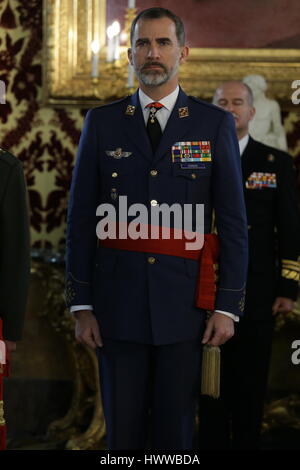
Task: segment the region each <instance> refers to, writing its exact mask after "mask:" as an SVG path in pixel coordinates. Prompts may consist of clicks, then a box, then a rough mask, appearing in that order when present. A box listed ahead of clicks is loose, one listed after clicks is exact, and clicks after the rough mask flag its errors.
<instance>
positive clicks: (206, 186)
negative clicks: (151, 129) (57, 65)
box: [66, 89, 248, 344]
mask: <svg viewBox="0 0 300 470" xmlns="http://www.w3.org/2000/svg"><path fill="white" fill-rule="evenodd" d="M204 141H205V142H207V141H209V142H210V146H211V155H212V158H211V160H210V161H206V162H205V164H203V165H201V167H199V168H183V165H182V164H181V163H180V162H178V161H177V162H174V161H173V159H172V147H173V146H174V144H175V143H176V142H204ZM119 149H121V152H122V155H124V156H123V157H121V158H116V157H118V156H120V155H119V153H120V150H119ZM127 154H130V155H127ZM125 155H127V156H125ZM121 195H122V196H125V195H126V196H127V203H128V206H130V205H131V204H134V203H142V204H144V205H145V206H147V207H148V208H150V207H151V201H157V202H158V204H162V203H167V204H169V205H171V204H174V203H179V204H181V205H183V204H186V203H190V204H196V203H198V204H204V208H205V211H204V212H205V233H209V232H210V231H211V224H212V211H213V209H214V211H215V217H216V226H217V230H218V234H219V238H220V247H221V248H220V249H221V255H220V260H219V281H218V288H217V296H216V306H215V308H216V309H219V310H224V311H227V312H231V313H233V314H235V315H242V313H243V304H244V295H245V283H246V272H247V256H248V255H247V253H248V246H247V221H246V214H245V205H244V197H243V187H242V177H241V162H240V156H239V149H238V144H237V140H236V134H235V128H234V122H233V118H232V116H231V115H230V114H229V113H227V112H226V111H224V110H222V109H219V108H217V107H215V106H213V105H210V104H207V103H204V102H201V101H200V100H198V99H196V98H193V97H188V96H187V95H186V94H185V93H184V92H183V91H182V90H181V89H180V92H179V95H178V98H177V101H176V104H175V107H174V109H173V111H172V113H171V116H170V118H169V120H168V123H167V126H166V128H165V130H164V132H163V136H162V138H161V141H160V144H159V146H158V148H157V150H156V152H155V154H154V155H153V152H152V149H151V145H150V141H149V138H148V135H147V131H146V126H145V123H144V119H143V115H142V110H141V107H140V103H139V99H138V93H135V94H134V95H133V96H129V97H127V98H125V99H123V100H121V101H118V102H115V103H111V104H108V105H105V106H101V107H98V108H95V109H92V110H90V111H89V112H88V113H87V116H86V119H85V125H84V129H83V132H82V136H81V139H80V144H79V150H78V155H77V160H76V166H75V170H74V174H73V179H72V186H71V194H70V201H69V208H68V226H67V260H66V261H67V284H66V299H67V305H68V306H72V305H93V308H94V312H95V315H96V317H97V319H98V321H99V326H100V331H101V334H102V336H103V337H108V338H113V339H119V340H127V341H136V342H142V343H150V344H169V343H175V342H179V341H188V340H192V339H195V338H197V337H199V335H200V333H201V331H202V327H203V321H204V318H205V315H204V314H205V312H204V311H202V310H200V309H198V308H196V307H195V286H196V280H197V275H198V263H197V261H194V260H190V259H184V258H179V257H175V256H169V255H161V254H155V253H152V254H151V253H140V252H132V251H122V250H115V249H112V248H104V247H101V244H100V247H98V246H97V236H96V225H97V223H98V222H99V217H97V216H96V209H97V207H98V206H99V204H101V203H109V204H113V205H115V207H117V206H118V199H119V197H120V196H121Z"/></svg>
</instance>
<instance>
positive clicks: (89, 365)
mask: <svg viewBox="0 0 300 470" xmlns="http://www.w3.org/2000/svg"><path fill="white" fill-rule="evenodd" d="M33 270H34V271H35V273H36V274H37V275H39V277H40V280H41V282H42V283H43V284H44V286H45V288H46V289H45V291H46V292H47V296H46V298H45V301H44V302H45V303H44V306H43V309H42V313H41V316H44V317H46V318H47V319H48V320H49V321H50V323H51V325H52V327H53V328H54V329H55V331H57V333H58V334H60V335H62V336H63V338H64V340H65V343H66V344H67V346H68V354H69V356H70V358H71V364H72V366H73V374H74V390H73V397H72V402H71V404H70V408H69V410H68V412H67V414H66V415H65V416H64V417H63V418H62V419H59V420H56V421H54V422H52V423H51V424H50V426H49V428H48V437H49V438H53V439H55V440H56V441H62V442H66V444H65V446H66V449H70V450H77V449H80V450H97V449H103V444H102V440H103V436H104V435H105V432H106V431H105V429H106V428H105V421H104V415H103V410H102V401H101V392H100V380H99V373H98V360H97V357H96V354H95V352H94V351H92V350H91V349H89V348H88V347H85V346H84V345H82V344H79V343H78V342H77V341H76V340H75V335H74V325H75V321H74V318H73V316H72V315H71V314H70V313H69V311H68V310H67V309H66V308H65V302H64V296H63V290H64V282H65V275H64V270H63V269H62V268H59V267H58V266H55V265H54V266H51V265H48V264H45V263H36V262H35V263H34V265H33ZM83 428H85V431H82V429H83Z"/></svg>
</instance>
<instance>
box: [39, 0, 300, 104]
mask: <svg viewBox="0 0 300 470" xmlns="http://www.w3.org/2000/svg"><path fill="white" fill-rule="evenodd" d="M135 14H136V10H135V9H127V10H126V14H125V30H126V32H127V33H129V28H130V23H131V21H132V19H133V18H134V16H135ZM93 39H98V40H99V43H100V64H99V77H98V78H96V79H92V78H91V62H92V58H91V42H92V40H93ZM105 40H106V0H44V48H43V50H44V55H43V60H44V87H43V88H44V93H43V101H44V104H47V105H53V106H55V105H59V106H60V105H77V106H78V105H79V106H87V107H89V106H94V105H97V104H99V102H103V103H104V102H108V101H111V100H113V99H118V98H121V97H122V96H124V95H126V94H128V91H131V90H128V88H127V65H128V62H127V47H124V46H123V47H121V48H120V60H119V61H117V62H115V63H114V64H111V63H106V46H105ZM254 73H255V74H261V75H263V76H264V77H265V78H266V79H267V81H268V83H269V95H270V96H271V97H275V98H276V99H279V100H280V101H281V102H282V104H283V106H284V107H287V108H291V109H295V106H294V105H292V103H291V94H292V92H293V90H292V88H291V83H292V82H293V81H294V80H297V79H300V50H298V49H231V48H230V49H223V48H191V50H190V56H189V58H188V60H187V63H186V64H184V65H183V66H182V68H181V72H180V81H181V84H182V86H183V88H184V90H185V91H186V92H187V93H188V94H192V95H195V96H198V97H201V98H204V99H210V98H211V97H212V95H213V92H214V90H215V89H216V87H217V86H218V85H219V84H220V83H221V82H223V81H225V80H233V79H241V78H242V77H244V76H245V75H248V74H254Z"/></svg>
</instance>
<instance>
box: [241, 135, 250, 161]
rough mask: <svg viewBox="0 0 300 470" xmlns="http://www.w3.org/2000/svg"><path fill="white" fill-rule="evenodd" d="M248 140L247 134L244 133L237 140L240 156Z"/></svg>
mask: <svg viewBox="0 0 300 470" xmlns="http://www.w3.org/2000/svg"><path fill="white" fill-rule="evenodd" d="M248 142H249V134H246V135H245V136H244V137H242V138H241V140H239V147H240V155H241V156H242V155H243V152H244V150H245V148H246V147H247V145H248Z"/></svg>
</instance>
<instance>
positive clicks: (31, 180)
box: [0, 0, 300, 250]
mask: <svg viewBox="0 0 300 470" xmlns="http://www.w3.org/2000/svg"><path fill="white" fill-rule="evenodd" d="M111 3H112V2H111ZM118 3H119V2H118ZM42 33H43V31H42V0H0V80H3V81H4V82H5V83H6V85H7V94H6V104H1V105H0V146H1V147H4V148H6V149H8V150H10V151H11V152H12V153H13V154H15V155H16V156H17V157H18V158H19V159H20V160H22V162H23V164H24V171H25V176H26V179H27V184H28V191H29V200H30V210H31V213H30V218H31V235H32V245H33V246H34V247H37V248H52V249H54V250H58V249H59V248H63V247H64V238H65V219H66V207H67V198H68V189H69V187H70V182H71V175H72V168H73V164H74V159H75V155H76V149H77V145H78V141H79V137H80V132H81V128H82V123H83V118H84V115H85V111H86V110H82V109H79V108H68V109H64V108H62V109H52V108H50V107H43V106H42V105H41V87H42ZM295 78H298V79H300V77H295ZM299 108H300V106H299ZM283 117H284V125H285V128H286V130H287V132H288V143H289V149H290V152H291V154H292V155H293V156H294V157H295V158H296V160H295V161H296V163H297V165H298V166H299V167H300V109H299V111H298V109H296V110H295V112H286V113H283Z"/></svg>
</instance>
